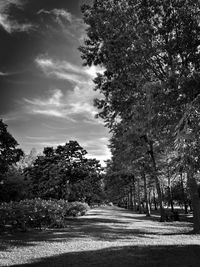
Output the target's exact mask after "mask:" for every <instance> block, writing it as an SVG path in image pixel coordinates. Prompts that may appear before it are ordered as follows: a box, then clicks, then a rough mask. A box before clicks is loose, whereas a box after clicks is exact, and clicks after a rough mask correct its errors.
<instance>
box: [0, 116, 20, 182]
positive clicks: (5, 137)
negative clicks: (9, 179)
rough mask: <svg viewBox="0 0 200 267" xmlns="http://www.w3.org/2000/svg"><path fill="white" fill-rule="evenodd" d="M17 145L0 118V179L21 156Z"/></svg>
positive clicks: (3, 177)
mask: <svg viewBox="0 0 200 267" xmlns="http://www.w3.org/2000/svg"><path fill="white" fill-rule="evenodd" d="M17 146H18V143H17V141H16V140H15V138H14V137H13V136H12V135H11V134H10V133H9V132H8V130H7V125H6V124H5V123H4V122H3V120H0V180H3V179H5V176H6V173H7V172H8V170H9V167H11V166H12V164H14V163H16V162H17V161H19V160H20V157H21V156H23V151H22V150H21V149H20V148H17Z"/></svg>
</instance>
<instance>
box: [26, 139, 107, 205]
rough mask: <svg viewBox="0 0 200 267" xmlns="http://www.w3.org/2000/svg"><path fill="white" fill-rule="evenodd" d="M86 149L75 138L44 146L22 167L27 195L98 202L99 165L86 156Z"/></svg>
mask: <svg viewBox="0 0 200 267" xmlns="http://www.w3.org/2000/svg"><path fill="white" fill-rule="evenodd" d="M86 153H87V152H86V150H84V149H83V148H82V147H81V146H80V145H79V144H78V142H77V141H69V143H66V144H65V145H63V146H61V145H60V146H58V147H57V148H53V147H46V148H44V151H43V155H41V156H38V157H37V159H36V160H35V162H34V163H33V165H32V166H29V167H28V168H26V169H25V174H26V177H27V179H28V180H29V183H30V187H29V192H30V197H41V198H45V199H48V198H57V199H66V200H69V201H76V200H79V201H83V200H84V201H86V202H87V203H89V204H90V203H91V202H95V201H98V202H100V201H101V198H102V196H103V187H102V176H101V172H102V168H101V165H100V164H99V161H97V160H96V159H87V158H86V157H85V155H86Z"/></svg>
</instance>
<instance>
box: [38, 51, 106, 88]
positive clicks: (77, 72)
mask: <svg viewBox="0 0 200 267" xmlns="http://www.w3.org/2000/svg"><path fill="white" fill-rule="evenodd" d="M35 62H36V64H37V66H38V67H39V68H40V69H42V71H43V72H44V73H45V74H46V75H47V76H50V77H51V76H52V77H55V78H57V79H62V80H67V81H70V82H73V83H76V84H77V83H78V84H80V83H81V84H83V83H88V82H91V81H92V79H93V78H94V77H95V76H96V75H97V72H100V73H102V72H103V71H104V70H103V69H102V68H100V67H96V66H91V67H85V68H83V67H79V66H76V65H74V64H72V63H70V62H67V61H59V60H53V59H51V58H49V57H46V56H43V55H41V56H38V57H37V58H36V59H35Z"/></svg>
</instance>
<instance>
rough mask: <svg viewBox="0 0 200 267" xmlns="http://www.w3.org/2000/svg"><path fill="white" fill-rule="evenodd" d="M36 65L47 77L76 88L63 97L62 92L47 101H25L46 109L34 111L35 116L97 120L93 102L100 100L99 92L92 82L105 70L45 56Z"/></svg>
mask: <svg viewBox="0 0 200 267" xmlns="http://www.w3.org/2000/svg"><path fill="white" fill-rule="evenodd" d="M35 63H36V64H37V66H38V67H39V68H40V69H41V70H42V71H43V72H44V74H45V75H46V76H47V77H53V78H56V79H58V80H59V79H61V80H66V81H68V82H71V83H72V84H73V85H74V90H72V91H68V92H67V93H66V95H63V92H62V91H61V90H54V91H53V94H52V95H51V96H50V97H49V98H48V99H46V100H45V101H44V100H41V99H35V100H28V99H25V101H26V102H27V103H30V104H32V105H35V106H40V107H41V106H46V108H45V109H44V108H43V109H42V110H41V108H40V109H34V113H40V114H43V115H44V114H46V115H49V116H50V115H52V116H57V117H63V118H65V117H68V116H69V115H72V116H73V115H77V114H81V115H84V116H85V119H86V120H87V121H88V122H94V121H95V120H94V116H95V114H96V113H97V110H96V109H95V108H94V106H93V99H94V98H96V97H98V96H99V93H98V92H95V91H94V90H93V86H94V84H93V83H92V79H94V77H95V76H96V73H97V72H102V71H103V70H102V69H100V68H97V67H95V66H92V67H87V68H83V67H79V66H77V65H74V64H72V63H70V62H67V61H59V60H53V59H51V58H49V57H45V56H39V57H37V58H36V59H35ZM52 104H53V109H52ZM47 106H48V108H47Z"/></svg>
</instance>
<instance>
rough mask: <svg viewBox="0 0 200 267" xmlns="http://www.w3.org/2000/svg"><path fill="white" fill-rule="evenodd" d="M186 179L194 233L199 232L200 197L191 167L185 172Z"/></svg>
mask: <svg viewBox="0 0 200 267" xmlns="http://www.w3.org/2000/svg"><path fill="white" fill-rule="evenodd" d="M187 179H188V185H189V189H190V194H191V201H192V207H193V231H194V233H195V234H200V198H199V193H198V187H197V182H196V179H195V177H194V173H193V171H192V170H191V169H190V170H189V171H188V173H187Z"/></svg>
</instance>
